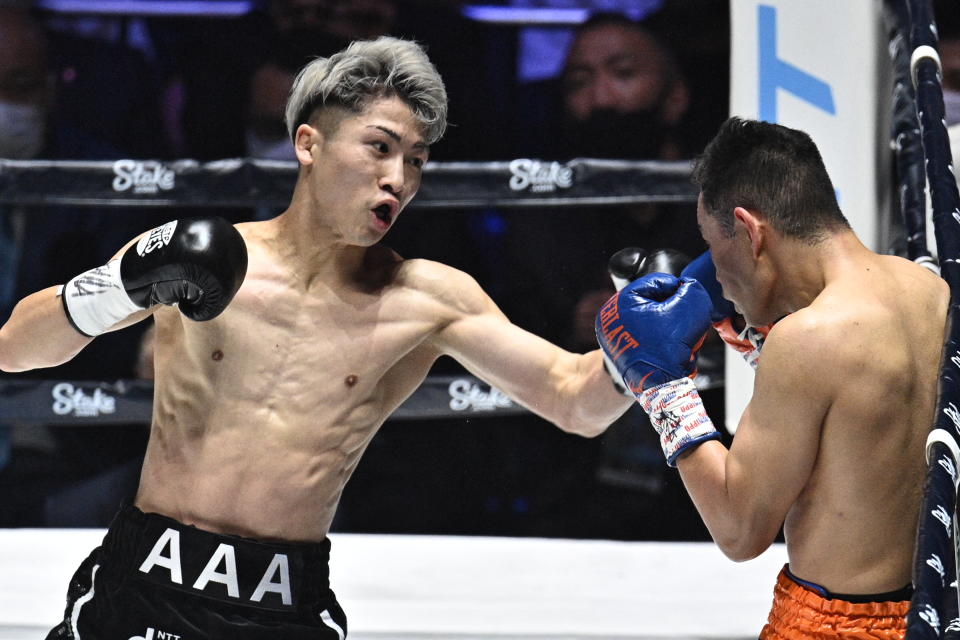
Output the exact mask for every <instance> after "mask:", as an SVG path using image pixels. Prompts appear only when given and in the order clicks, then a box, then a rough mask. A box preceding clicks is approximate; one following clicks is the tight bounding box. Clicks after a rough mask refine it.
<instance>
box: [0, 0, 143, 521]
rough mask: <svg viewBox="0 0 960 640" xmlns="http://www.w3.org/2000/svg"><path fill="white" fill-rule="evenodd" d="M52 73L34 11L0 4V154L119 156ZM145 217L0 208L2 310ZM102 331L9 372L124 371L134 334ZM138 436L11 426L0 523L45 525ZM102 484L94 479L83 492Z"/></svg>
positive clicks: (109, 247) (69, 374) (81, 375)
mask: <svg viewBox="0 0 960 640" xmlns="http://www.w3.org/2000/svg"><path fill="white" fill-rule="evenodd" d="M57 77H58V76H57V74H56V73H55V72H54V68H53V64H52V61H51V56H50V49H49V42H48V39H47V35H46V33H45V31H44V29H43V28H42V25H41V24H40V22H39V21H38V20H37V19H36V17H35V16H34V15H33V14H32V13H30V12H29V11H28V10H26V9H16V8H9V7H0V146H2V147H3V153H0V155H5V156H6V157H14V158H17V159H24V160H30V159H35V158H45V159H112V158H118V157H122V156H121V155H120V153H121V152H119V151H117V150H116V149H115V148H113V147H112V146H111V145H110V144H109V143H107V142H105V141H104V140H102V139H101V138H99V137H98V136H96V135H94V134H93V133H91V132H89V131H85V130H83V129H81V128H79V127H78V126H77V124H78V123H76V122H69V121H67V119H66V118H64V117H63V115H62V114H63V112H64V110H69V109H68V108H65V107H62V106H58V101H57V94H58V88H59V87H58V83H57V81H56V80H57ZM148 221H149V218H148V217H146V216H138V215H133V214H132V213H130V212H126V215H124V214H123V213H122V212H120V211H112V212H100V211H97V210H95V209H69V208H63V207H36V208H28V207H11V206H8V205H0V244H2V245H3V246H2V251H0V260H3V262H4V263H3V264H2V267H3V272H2V278H0V294H2V297H0V314H2V315H3V317H4V318H6V316H7V315H8V314H9V312H10V310H11V307H12V305H13V303H14V301H16V300H18V299H19V298H21V297H22V296H24V295H25V294H26V293H29V292H31V291H36V290H39V289H42V288H45V287H47V286H50V285H53V284H59V283H62V282H65V281H66V280H67V279H69V278H70V277H72V276H74V275H76V273H77V272H78V265H87V266H88V268H89V266H94V265H97V264H103V262H104V261H105V260H106V259H108V258H109V257H110V255H112V254H113V253H114V252H115V251H116V250H117V249H118V248H119V247H120V246H122V244H123V243H124V242H126V241H127V240H128V239H130V238H131V237H132V236H133V234H134V229H137V230H142V229H143V228H145V225H147V224H148ZM105 338H107V339H106V340H104V342H103V344H96V343H94V344H93V345H91V346H90V347H88V348H87V349H85V350H84V351H83V352H82V353H81V355H80V356H79V357H78V358H77V359H76V360H74V361H72V362H71V363H70V364H69V365H66V366H63V367H57V368H53V369H47V370H44V371H40V372H35V373H33V374H16V377H44V378H61V379H97V380H102V379H109V378H118V377H129V375H130V373H131V371H132V365H133V354H135V345H136V342H137V334H136V332H120V333H113V334H110V335H109V336H105ZM97 342H100V341H97ZM6 377H12V376H10V375H7V376H6ZM145 441H146V440H145V429H144V428H140V431H139V433H137V431H136V430H135V429H124V428H119V429H118V428H104V429H97V430H78V429H76V428H74V427H70V428H64V429H61V428H55V427H53V426H50V427H46V428H45V427H39V426H37V427H22V428H17V429H15V430H13V432H12V434H11V436H10V442H9V445H10V448H11V452H10V453H11V455H10V458H9V461H8V463H7V465H6V466H5V467H4V468H3V469H2V470H0V500H2V504H0V524H2V525H5V526H29V525H33V526H36V525H40V524H43V523H44V522H46V521H48V515H49V514H48V513H47V501H48V500H49V499H50V498H51V496H53V495H54V494H55V493H56V492H57V491H58V490H59V489H60V488H62V487H67V486H72V485H74V484H75V483H77V482H78V481H79V480H81V479H90V478H94V477H96V476H98V475H99V474H101V473H103V472H105V470H108V469H110V468H111V467H112V466H114V465H115V464H118V463H120V462H122V461H124V460H127V459H129V458H130V457H131V456H134V457H135V456H137V455H139V454H142V448H143V444H144V443H145ZM0 457H2V456H0ZM101 489H103V486H102V485H96V484H94V485H92V486H91V487H90V488H89V491H91V492H92V493H96V492H97V491H100V490H101ZM114 506H115V505H114ZM61 522H62V521H61Z"/></svg>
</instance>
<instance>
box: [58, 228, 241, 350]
mask: <svg viewBox="0 0 960 640" xmlns="http://www.w3.org/2000/svg"><path fill="white" fill-rule="evenodd" d="M246 272H247V247H246V244H245V243H244V241H243V238H242V237H241V236H240V233H239V232H238V231H237V230H236V229H235V228H234V227H233V225H231V224H230V223H229V222H227V221H226V220H224V219H222V218H185V219H182V220H174V221H172V222H168V223H167V224H165V225H163V226H160V227H157V228H156V229H152V230H150V231H148V232H147V233H146V234H144V235H143V236H142V237H141V238H140V240H139V241H138V242H137V243H136V244H134V245H132V246H131V247H130V248H129V249H127V250H126V251H125V252H124V254H123V256H122V257H121V258H120V259H119V260H111V261H110V262H108V263H107V264H106V265H104V266H102V267H98V268H96V269H91V270H90V271H87V272H85V273H82V274H80V275H78V276H77V277H75V278H73V279H72V280H70V282H68V283H67V284H66V285H64V288H63V291H62V297H63V307H64V310H65V311H66V314H67V318H68V319H69V320H70V324H72V325H73V327H74V328H75V329H76V330H77V331H79V332H80V333H82V334H83V335H85V336H88V337H94V336H98V335H100V334H101V333H103V332H104V331H106V330H107V329H109V328H110V327H112V326H113V325H115V324H116V323H118V322H120V321H121V320H123V319H124V318H126V317H127V316H129V315H131V314H133V313H136V312H137V311H140V310H142V309H147V308H149V307H152V306H154V305H157V304H167V305H174V304H175V305H178V306H179V309H180V312H181V313H183V314H184V315H185V316H187V317H188V318H190V319H191V320H198V321H200V320H210V319H212V318H215V317H216V316H218V315H219V314H220V313H221V312H222V311H223V310H224V309H225V308H226V307H227V305H228V304H230V301H231V300H232V299H233V296H234V295H235V294H236V293H237V290H238V289H239V288H240V285H241V283H242V282H243V278H244V276H245V275H246Z"/></svg>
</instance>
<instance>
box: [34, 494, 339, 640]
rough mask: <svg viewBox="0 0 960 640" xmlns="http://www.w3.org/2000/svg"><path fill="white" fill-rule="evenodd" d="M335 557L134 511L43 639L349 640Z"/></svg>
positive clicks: (83, 574) (91, 563) (81, 572)
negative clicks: (333, 572)
mask: <svg viewBox="0 0 960 640" xmlns="http://www.w3.org/2000/svg"><path fill="white" fill-rule="evenodd" d="M329 558H330V541H329V540H324V541H323V542H321V543H317V544H276V543H267V542H259V541H257V540H251V539H249V538H240V537H237V536H228V535H221V534H217V533H210V532H208V531H202V530H200V529H197V528H196V527H193V526H189V525H184V524H181V523H180V522H177V521H176V520H173V519H171V518H167V517H165V516H161V515H157V514H152V513H143V512H142V511H140V510H139V509H137V508H136V507H133V506H128V507H125V508H123V509H122V510H121V511H120V513H118V514H117V516H116V518H114V520H113V523H111V525H110V528H109V530H108V531H107V535H106V537H104V539H103V544H102V545H101V546H100V547H97V548H96V549H94V551H93V553H91V554H90V556H89V557H88V558H87V559H86V560H84V561H83V563H82V564H81V565H80V568H79V569H78V570H77V572H76V573H75V574H74V576H73V579H72V580H71V581H70V586H69V588H68V590H67V608H66V612H65V614H64V619H63V622H61V623H60V624H59V625H57V627H56V628H54V629H53V630H52V631H50V633H49V635H47V640H63V639H70V640H201V639H206V638H216V639H224V638H230V639H236V640H254V639H256V640H261V639H262V640H286V639H290V640H300V639H301V638H310V639H311V640H344V638H346V636H347V620H346V616H345V615H344V613H343V610H342V609H341V608H340V605H339V604H337V600H336V596H334V593H333V591H331V590H330V582H329V565H328V562H329Z"/></svg>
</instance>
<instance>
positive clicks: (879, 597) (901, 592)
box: [783, 566, 913, 603]
mask: <svg viewBox="0 0 960 640" xmlns="http://www.w3.org/2000/svg"><path fill="white" fill-rule="evenodd" d="M783 570H784V571H785V572H786V574H787V577H788V578H790V579H791V580H793V581H794V582H796V583H797V584H802V585H803V586H805V587H809V588H810V589H813V590H814V591H816V592H817V593H819V594H820V595H821V596H823V597H824V598H826V599H827V600H844V601H846V602H853V603H864V602H903V601H904V600H910V599H911V598H913V585H912V584H908V585H904V586H903V587H900V588H899V589H896V590H894V591H885V592H884V593H834V592H833V591H830V590H828V589H826V588H825V587H822V586H820V585H819V584H817V583H816V582H810V581H809V580H804V579H803V578H798V577H797V576H795V575H793V573H792V572H791V571H790V567H789V566H786V567H784V568H783Z"/></svg>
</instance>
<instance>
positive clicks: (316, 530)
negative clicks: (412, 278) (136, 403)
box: [136, 222, 443, 541]
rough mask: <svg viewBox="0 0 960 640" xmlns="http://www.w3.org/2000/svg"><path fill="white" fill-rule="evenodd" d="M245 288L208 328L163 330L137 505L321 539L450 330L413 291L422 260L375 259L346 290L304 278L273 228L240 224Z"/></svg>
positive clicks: (242, 528)
mask: <svg viewBox="0 0 960 640" xmlns="http://www.w3.org/2000/svg"><path fill="white" fill-rule="evenodd" d="M238 228H239V229H240V230H241V233H242V234H243V235H244V238H245V240H246V243H247V248H248V253H249V267H248V271H247V276H246V279H245V281H244V283H243V285H242V287H241V288H240V290H239V292H238V293H237V295H236V297H235V298H234V300H233V302H232V303H231V304H230V306H229V307H228V308H227V310H226V311H225V312H224V313H223V314H222V315H220V316H219V317H218V318H216V319H214V320H212V321H209V322H203V323H197V322H192V321H190V320H187V319H185V318H183V317H182V316H181V315H180V314H179V313H178V312H177V311H176V310H175V309H170V308H164V309H161V310H159V311H158V312H157V313H156V314H155V319H156V322H157V334H156V343H155V344H156V347H155V349H156V351H155V376H156V390H155V401H154V413H153V425H152V432H151V437H150V443H149V445H148V449H147V454H146V459H145V461H144V467H143V472H142V477H141V483H140V490H139V493H138V496H137V499H136V504H137V505H138V506H139V507H140V508H141V509H143V510H144V511H151V512H158V513H162V514H165V515H168V516H170V517H173V518H176V519H178V520H180V521H182V522H184V523H188V524H194V525H196V526H198V527H201V528H204V529H207V530H212V531H218V532H222V533H232V534H236V535H245V536H251V537H257V538H261V539H278V540H293V541H316V540H319V539H322V538H323V537H324V536H325V535H326V533H327V531H328V529H329V527H330V523H331V521H332V519H333V515H334V511H335V509H336V506H337V503H338V501H339V498H340V494H341V491H342V490H343V487H344V485H345V483H346V482H347V480H348V478H349V477H350V474H351V473H352V472H353V470H354V468H355V467H356V465H357V463H358V461H359V458H360V456H361V454H362V453H363V451H364V449H365V447H366V446H367V444H368V443H369V441H370V439H371V438H372V437H373V435H374V433H375V432H376V430H377V428H378V427H379V426H380V425H381V424H382V423H383V421H384V420H385V419H386V417H387V416H388V415H389V414H390V413H391V411H392V410H393V409H395V408H396V407H397V406H398V405H399V404H400V403H401V402H402V401H403V399H405V398H406V397H407V396H408V395H409V394H410V393H412V392H413V390H414V389H415V388H416V387H417V386H418V385H419V384H420V383H421V382H422V380H423V379H424V377H425V376H426V374H427V372H428V370H429V367H430V365H431V364H432V362H433V360H434V359H435V358H436V355H437V354H436V353H435V351H434V350H433V349H432V348H431V347H430V346H429V345H428V344H425V339H426V338H427V337H428V336H430V335H431V333H432V332H433V331H435V329H436V327H437V326H438V324H439V323H440V322H441V321H442V318H443V313H442V310H440V309H431V308H430V307H431V305H435V306H436V305H438V304H439V303H437V302H436V301H435V300H433V299H432V298H430V296H428V295H425V294H424V293H423V292H422V291H420V290H418V289H417V288H416V287H410V286H408V282H407V281H406V276H407V275H409V272H410V271H411V270H415V269H416V267H415V266H411V265H412V264H415V262H414V263H410V262H407V263H404V262H401V261H399V260H398V259H397V258H396V257H395V256H394V255H393V254H392V253H390V252H389V251H388V250H386V249H382V248H379V247H374V248H372V249H370V250H368V252H367V261H366V263H365V265H364V268H363V269H361V270H360V272H359V273H357V274H355V275H354V276H350V277H347V278H346V279H345V281H344V282H342V283H337V284H331V283H330V282H325V281H320V280H316V281H314V282H306V281H304V279H303V277H302V276H301V275H299V274H297V273H295V272H294V269H291V268H290V267H289V266H288V263H286V262H285V261H284V259H283V258H282V255H281V254H282V253H283V251H282V248H281V246H282V242H281V241H280V239H279V238H275V237H273V233H274V231H275V227H274V226H272V223H270V222H267V223H251V224H247V225H240V226H239V227H238Z"/></svg>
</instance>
